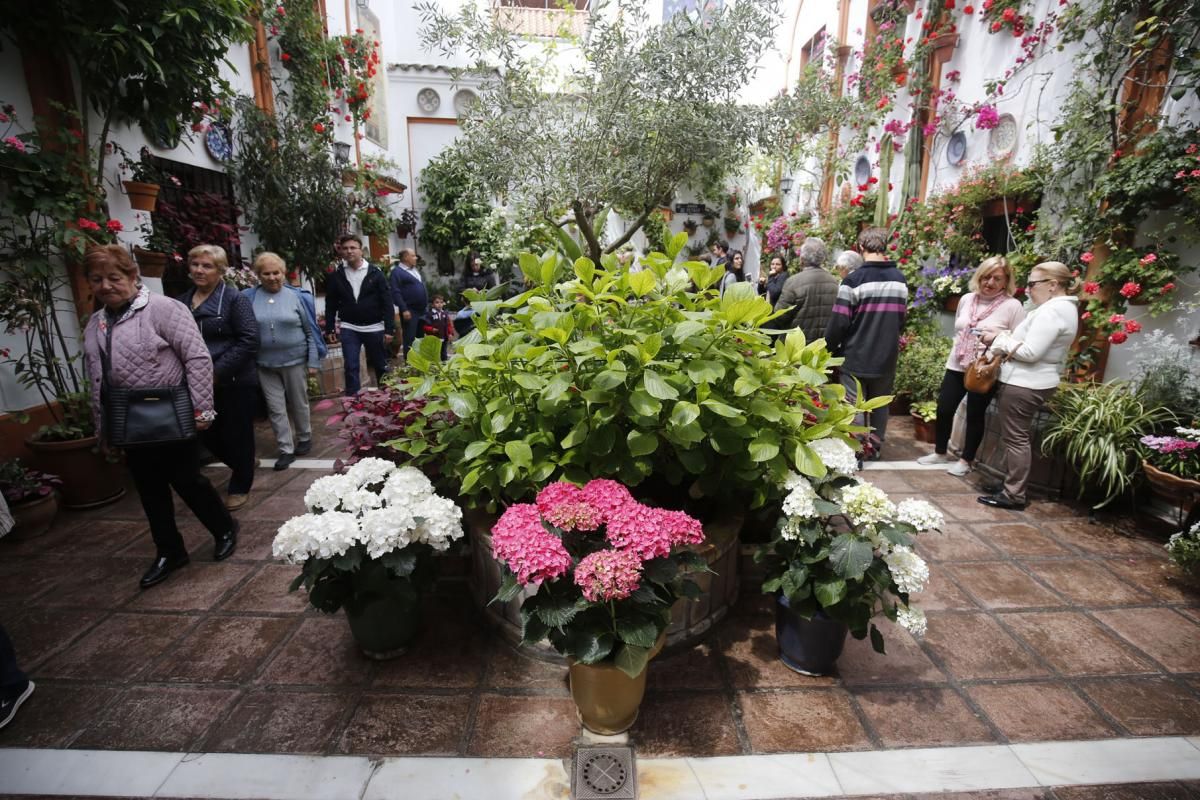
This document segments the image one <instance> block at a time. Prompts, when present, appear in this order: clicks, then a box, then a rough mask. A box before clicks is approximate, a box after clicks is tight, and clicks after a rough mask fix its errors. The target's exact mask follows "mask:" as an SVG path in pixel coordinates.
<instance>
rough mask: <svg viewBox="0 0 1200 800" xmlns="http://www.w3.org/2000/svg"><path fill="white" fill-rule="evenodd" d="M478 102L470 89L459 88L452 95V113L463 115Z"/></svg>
mask: <svg viewBox="0 0 1200 800" xmlns="http://www.w3.org/2000/svg"><path fill="white" fill-rule="evenodd" d="M478 102H479V98H478V97H476V96H475V93H474V92H472V91H471V90H470V89H460V90H459V91H458V93H457V94H455V95H454V113H455V114H456V115H457V116H460V117H465V116H466V115H467V112H468V111H470V110H471V108H472V107H474V105H475V104H476V103H478Z"/></svg>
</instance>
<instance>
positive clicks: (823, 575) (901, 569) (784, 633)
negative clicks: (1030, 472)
mask: <svg viewBox="0 0 1200 800" xmlns="http://www.w3.org/2000/svg"><path fill="white" fill-rule="evenodd" d="M821 457H822V460H823V461H824V463H825V464H826V465H827V467H828V472H827V473H826V475H825V476H824V477H822V478H804V477H801V476H799V475H795V474H793V475H791V476H790V477H789V478H788V480H787V482H786V488H787V490H788V495H787V497H786V498H784V501H783V517H782V518H781V519H780V521H779V523H778V526H777V528H776V531H775V535H774V538H773V539H772V540H771V541H770V542H769V543H768V544H766V545H764V546H763V547H761V548H760V549H759V550H758V551H757V552H756V553H755V555H754V559H755V561H756V562H758V563H760V564H763V565H764V566H765V567H766V580H765V581H763V584H762V590H763V592H765V593H768V594H773V595H775V634H776V638H777V639H778V642H779V651H780V659H781V660H782V661H783V663H784V664H785V665H787V666H788V667H789V668H790V669H792V670H794V671H796V672H799V673H801V674H803V675H827V674H828V673H830V672H831V671H832V670H833V668H834V665H835V663H836V662H837V659H838V656H840V655H841V652H842V647H843V645H844V644H845V641H846V634H847V633H849V634H851V635H853V636H854V638H856V639H863V638H866V637H867V636H868V635H869V636H870V637H871V645H872V647H873V648H874V649H875V651H876V652H879V653H883V652H884V642H883V634H881V633H880V632H879V629H878V628H876V627H875V625H874V623H872V622H871V619H872V618H873V617H875V616H876V615H879V614H882V615H884V616H886V617H887V618H888V619H890V620H892V621H893V622H896V623H898V624H900V625H901V626H902V627H904V628H906V629H907V630H909V631H910V632H911V633H912V634H913V635H915V636H920V635H921V634H923V633H924V632H925V626H926V624H925V615H924V613H922V612H921V611H920V610H919V609H917V608H915V607H914V606H913V605H912V602H911V595H912V594H914V593H917V592H920V591H921V589H922V588H924V585H925V581H926V580H928V578H929V568H928V567H927V566H926V565H925V562H924V561H923V560H922V559H921V558H920V556H918V555H917V554H916V553H915V552H913V549H912V545H913V537H914V536H915V535H916V534H917V533H919V532H922V531H930V530H937V529H939V528H940V527H941V526H942V523H943V520H942V514H941V513H940V512H939V511H937V510H936V509H935V508H934V507H933V506H931V505H930V504H929V503H927V502H925V501H924V500H903V501H901V502H900V504H899V505H896V504H894V503H892V501H891V500H889V499H888V496H887V494H885V493H884V492H883V491H881V490H880V489H879V488H877V487H876V486H874V485H872V484H870V483H868V482H866V481H860V480H858V479H856V478H855V477H853V475H854V473H855V471H856V469H857V464H856V460H855V454H854V452H853V451H852V450H851V449H850V447H849V446H848V445H846V444H845V443H844V442H840V441H835V440H829V444H828V445H826V446H825V447H824V448H822V450H821Z"/></svg>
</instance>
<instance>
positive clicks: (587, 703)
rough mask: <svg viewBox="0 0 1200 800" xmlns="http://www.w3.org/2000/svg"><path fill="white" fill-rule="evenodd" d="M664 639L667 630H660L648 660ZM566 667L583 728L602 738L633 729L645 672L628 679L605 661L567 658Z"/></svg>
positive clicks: (655, 653) (652, 656)
mask: <svg viewBox="0 0 1200 800" xmlns="http://www.w3.org/2000/svg"><path fill="white" fill-rule="evenodd" d="M666 638H667V634H666V631H663V633H662V634H660V635H659V637H658V642H656V643H655V645H654V649H653V650H651V651H650V658H654V657H655V656H656V655H658V654H659V652H661V651H662V647H663V642H665V641H666ZM568 664H569V665H570V679H571V699H573V700H574V701H575V708H576V709H577V710H578V711H579V721H580V722H582V723H583V727H585V728H587V729H588V730H589V731H592V732H593V733H599V734H602V735H604V736H612V735H614V734H617V733H623V732H624V731H627V730H629V729H630V728H632V727H633V723H634V722H636V721H637V717H638V710H639V709H640V708H641V705H642V697H643V696H645V694H646V669H643V670H642V671H641V672H639V673H638V675H637V677H636V678H631V677H629V676H628V675H626V674H625V673H624V672H622V671H621V670H620V669H618V668H617V666H616V665H615V664H612V663H608V662H602V663H600V664H580V663H578V662H577V661H575V660H574V659H568ZM648 668H649V665H647V669H648Z"/></svg>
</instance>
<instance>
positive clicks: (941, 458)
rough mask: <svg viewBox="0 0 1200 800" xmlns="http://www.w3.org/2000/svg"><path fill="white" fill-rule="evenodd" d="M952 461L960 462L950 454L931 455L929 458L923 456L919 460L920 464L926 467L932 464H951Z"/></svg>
mask: <svg viewBox="0 0 1200 800" xmlns="http://www.w3.org/2000/svg"><path fill="white" fill-rule="evenodd" d="M951 461H958V459H957V458H955V457H954V456H952V455H950V454H949V453H930V454H929V455H927V456H921V457H920V458H918V459H917V463H918V464H923V465H925V466H929V465H930V464H949V463H950V462H951Z"/></svg>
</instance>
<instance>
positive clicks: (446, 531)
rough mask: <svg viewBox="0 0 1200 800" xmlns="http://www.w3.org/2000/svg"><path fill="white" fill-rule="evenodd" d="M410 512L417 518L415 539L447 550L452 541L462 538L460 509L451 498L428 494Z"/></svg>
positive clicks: (436, 548) (437, 548) (435, 547)
mask: <svg viewBox="0 0 1200 800" xmlns="http://www.w3.org/2000/svg"><path fill="white" fill-rule="evenodd" d="M412 514H413V516H414V517H416V518H417V519H418V520H419V524H418V525H417V532H416V539H417V540H418V541H421V542H424V543H425V544H427V545H429V546H430V547H432V548H433V549H434V550H439V551H443V550H447V549H449V547H450V543H451V542H452V541H454V540H455V539H461V538H462V535H463V529H462V509H461V508H459V507H458V505H457V504H456V503H455V502H454V501H453V500H448V499H446V498H445V497H441V496H439V495H436V494H432V495H429V496H428V497H426V498H424V499H423V500H421V501H420V502H419V503H417V504H416V505H415V506H414V507H413V509H412Z"/></svg>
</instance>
